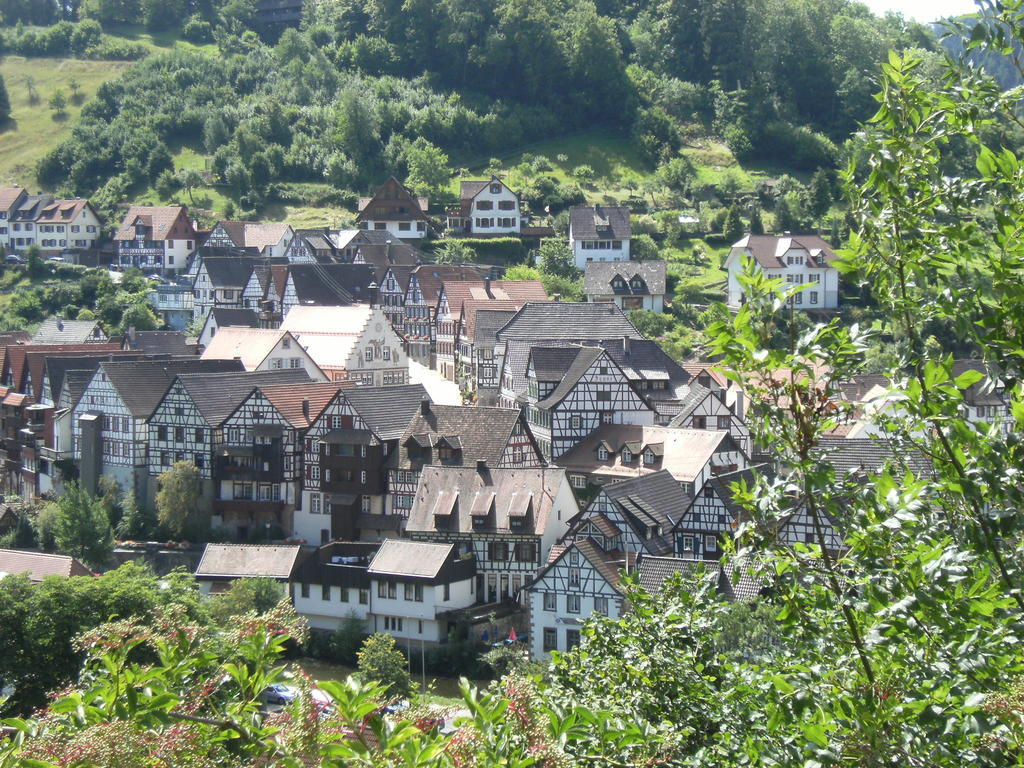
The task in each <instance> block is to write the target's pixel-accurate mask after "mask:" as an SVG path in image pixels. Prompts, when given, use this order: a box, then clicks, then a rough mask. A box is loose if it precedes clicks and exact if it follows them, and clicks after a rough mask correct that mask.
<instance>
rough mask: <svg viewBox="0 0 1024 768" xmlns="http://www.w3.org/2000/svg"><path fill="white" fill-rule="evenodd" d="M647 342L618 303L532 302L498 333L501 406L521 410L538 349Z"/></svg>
mask: <svg viewBox="0 0 1024 768" xmlns="http://www.w3.org/2000/svg"><path fill="white" fill-rule="evenodd" d="M625 336H628V337H629V338H630V339H631V340H638V339H643V336H642V335H641V333H640V332H639V331H638V330H637V329H636V328H635V327H634V326H633V324H632V323H631V322H629V318H627V317H626V315H625V314H623V312H622V310H621V309H619V308H618V307H617V306H615V305H614V304H588V303H585V302H583V303H575V302H573V303H570V302H562V301H530V302H527V303H526V304H524V305H523V308H522V309H520V310H519V311H518V312H516V314H515V315H513V317H512V319H511V320H509V321H508V323H506V324H505V326H504V327H503V328H501V329H499V330H498V331H497V333H496V337H497V344H496V346H495V359H500V361H501V364H500V371H501V393H500V395H499V399H498V404H499V405H501V406H503V407H506V408H518V407H520V402H519V396H520V395H523V394H525V393H526V391H527V379H526V365H527V362H528V361H529V358H530V350H531V349H532V348H533V347H534V346H563V345H566V344H570V343H585V342H592V341H600V340H602V339H621V338H623V337H625Z"/></svg>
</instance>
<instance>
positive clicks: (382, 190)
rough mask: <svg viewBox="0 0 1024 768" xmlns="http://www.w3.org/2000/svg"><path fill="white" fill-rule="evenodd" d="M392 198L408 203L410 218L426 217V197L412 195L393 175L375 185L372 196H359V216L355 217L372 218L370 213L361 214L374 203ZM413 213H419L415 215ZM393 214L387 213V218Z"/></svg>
mask: <svg viewBox="0 0 1024 768" xmlns="http://www.w3.org/2000/svg"><path fill="white" fill-rule="evenodd" d="M392 200H395V201H400V202H406V203H408V204H409V206H410V209H411V210H410V211H408V214H409V216H410V218H417V219H420V218H426V216H425V214H426V210H427V208H428V203H429V201H428V199H427V198H425V197H413V196H412V194H410V192H409V190H408V189H406V188H405V185H404V184H402V182H400V181H399V180H398V179H396V178H395V177H394V176H391V177H389V178H388V180H387V181H385V182H384V183H383V184H381V185H380V186H379V187H377V189H375V190H374V191H373V195H372V196H370V197H360V198H359V204H358V209H359V216H358V217H357V218H359V220H360V221H362V220H363V219H364V218H372V217H371V216H370V215H367V216H363V215H362V214H363V213H364V211H366V210H367V209H368V208H370V207H371V206H372V205H373V204H375V203H382V202H386V201H392ZM415 214H419V215H418V216H416V215H415ZM393 215H394V214H389V215H388V216H387V218H391V217H392V216H393Z"/></svg>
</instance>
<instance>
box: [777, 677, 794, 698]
mask: <svg viewBox="0 0 1024 768" xmlns="http://www.w3.org/2000/svg"><path fill="white" fill-rule="evenodd" d="M772 685H774V686H775V690H777V691H778V692H779V693H782V694H786V695H789V694H791V693H795V692H796V688H794V687H793V686H792V685H790V684H789V681H788V680H786V678H784V677H783V676H782V675H773V676H772Z"/></svg>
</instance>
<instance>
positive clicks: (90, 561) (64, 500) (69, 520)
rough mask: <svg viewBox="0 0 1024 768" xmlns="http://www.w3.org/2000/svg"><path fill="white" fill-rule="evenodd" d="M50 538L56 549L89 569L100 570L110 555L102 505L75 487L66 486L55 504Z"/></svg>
mask: <svg viewBox="0 0 1024 768" xmlns="http://www.w3.org/2000/svg"><path fill="white" fill-rule="evenodd" d="M57 508H58V514H57V517H56V519H55V520H54V527H53V535H54V540H55V542H56V544H57V549H58V550H60V551H61V552H63V553H65V554H68V555H72V556H74V557H77V558H78V559H79V560H81V561H82V562H83V563H85V564H86V565H87V566H89V567H90V568H102V567H103V566H105V565H106V564H107V562H108V561H109V560H110V555H111V554H112V553H113V551H114V533H113V530H112V529H111V526H110V518H109V517H108V515H107V510H106V509H104V507H103V503H102V502H101V501H100V500H99V499H95V498H93V497H92V496H90V495H89V493H88V492H87V491H85V490H84V489H83V488H82V487H81V486H79V485H78V484H77V483H70V484H68V486H67V487H66V488H65V490H64V495H63V496H61V497H60V499H59V500H58V501H57Z"/></svg>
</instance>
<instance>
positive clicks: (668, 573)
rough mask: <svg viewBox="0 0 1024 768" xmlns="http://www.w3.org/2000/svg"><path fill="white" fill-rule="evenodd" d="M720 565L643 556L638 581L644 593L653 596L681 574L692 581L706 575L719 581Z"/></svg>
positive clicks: (715, 562)
mask: <svg viewBox="0 0 1024 768" xmlns="http://www.w3.org/2000/svg"><path fill="white" fill-rule="evenodd" d="M719 568H720V566H719V564H718V562H717V561H715V560H689V559H684V558H681V557H655V556H652V555H641V557H640V560H639V562H638V563H637V566H636V575H637V581H638V582H639V583H640V586H641V587H643V589H644V591H646V592H647V593H648V594H651V595H657V594H659V593H660V592H661V589H662V587H663V586H664V585H665V582H666V581H668V580H669V579H671V578H672V577H673V576H675V575H676V574H677V573H678V574H680V575H681V576H682V577H683V578H684V579H690V578H694V577H696V576H698V575H699V574H704V576H705V577H709V575H710V576H713V578H715V580H716V581H717V580H718V571H719Z"/></svg>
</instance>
